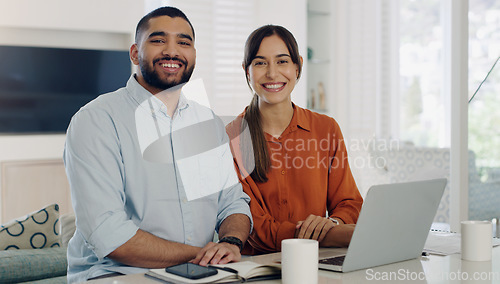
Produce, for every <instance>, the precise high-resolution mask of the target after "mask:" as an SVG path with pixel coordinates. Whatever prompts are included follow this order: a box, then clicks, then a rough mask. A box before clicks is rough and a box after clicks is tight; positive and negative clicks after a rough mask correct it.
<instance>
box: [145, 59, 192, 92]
mask: <svg viewBox="0 0 500 284" xmlns="http://www.w3.org/2000/svg"><path fill="white" fill-rule="evenodd" d="M166 59H167V60H169V58H166ZM177 60H178V61H180V62H182V64H183V65H184V66H187V63H186V62H185V61H183V60H179V59H177ZM156 61H157V60H156ZM156 61H155V62H153V65H154V64H155V63H156ZM139 67H140V68H141V74H142V77H143V78H144V81H146V83H147V84H148V85H150V86H152V87H154V88H157V89H161V90H166V89H169V88H172V87H175V86H177V85H180V84H183V83H186V82H187V81H189V79H190V78H191V75H192V74H193V71H194V65H193V66H191V67H190V68H188V69H185V70H184V72H182V76H181V78H180V80H179V81H175V80H171V81H168V79H166V80H162V79H160V76H158V72H157V71H156V70H154V68H150V66H149V65H148V64H147V63H146V62H145V61H144V60H143V59H142V58H139Z"/></svg>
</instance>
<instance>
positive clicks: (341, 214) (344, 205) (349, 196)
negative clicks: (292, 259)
mask: <svg viewBox="0 0 500 284" xmlns="http://www.w3.org/2000/svg"><path fill="white" fill-rule="evenodd" d="M331 154H332V157H333V159H332V163H331V164H330V169H329V178H328V180H329V181H328V201H327V206H328V208H327V209H328V215H329V216H330V217H336V218H339V219H341V220H342V221H344V223H346V224H355V223H356V221H357V220H358V216H359V212H360V210H361V205H362V204H363V198H362V197H361V194H360V193H359V190H358V187H357V186H356V182H355V181H354V177H353V175H352V172H351V168H350V167H349V161H348V155H347V149H346V146H345V143H344V138H343V136H342V132H341V131H340V127H339V125H338V124H337V122H335V121H334V137H333V143H332V148H331Z"/></svg>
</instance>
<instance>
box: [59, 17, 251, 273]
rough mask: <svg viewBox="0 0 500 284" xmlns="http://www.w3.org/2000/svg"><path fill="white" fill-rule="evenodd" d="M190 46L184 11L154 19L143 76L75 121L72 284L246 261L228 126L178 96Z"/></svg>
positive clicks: (144, 47) (134, 54) (134, 49)
mask: <svg viewBox="0 0 500 284" xmlns="http://www.w3.org/2000/svg"><path fill="white" fill-rule="evenodd" d="M194 42H195V35H194V29H193V26H192V25H191V23H190V21H189V20H188V18H187V17H186V15H185V14H184V13H183V12H182V11H180V10H179V9H177V8H174V7H162V8H158V9H156V10H154V11H152V12H150V13H149V14H147V15H146V16H144V17H143V18H142V19H141V20H140V22H139V23H138V25H137V28H136V35H135V43H134V44H133V45H132V46H131V48H130V59H131V61H132V63H133V64H134V65H137V66H138V67H139V70H140V72H137V73H136V74H133V75H132V76H131V77H130V79H129V80H128V82H127V85H126V87H124V88H121V89H119V90H117V91H115V92H112V93H108V94H104V95H101V96H99V97H98V98H96V99H95V100H93V101H91V102H90V103H88V104H87V105H86V106H84V107H82V108H81V109H80V110H79V111H78V112H77V113H76V114H75V115H74V116H73V118H72V120H71V123H70V126H69V128H68V131H67V138H66V145H65V149H64V162H65V167H66V173H67V176H68V180H69V183H70V188H71V198H72V204H73V209H74V210H75V215H76V231H75V234H74V236H73V237H72V239H71V240H70V242H69V245H68V282H69V283H73V282H82V281H86V280H89V279H96V278H103V277H112V276H116V275H121V274H130V273H143V272H145V271H147V269H149V268H163V267H166V266H170V265H174V264H179V263H183V262H188V261H190V262H193V263H197V264H200V265H207V264H218V263H219V264H224V263H227V262H231V261H239V260H240V259H241V254H240V251H241V248H242V247H243V243H244V242H245V241H246V239H247V237H248V234H249V233H250V231H251V228H252V218H251V215H250V210H249V207H248V202H249V198H248V196H247V195H246V194H245V193H243V191H242V188H241V185H240V184H239V182H238V179H237V176H236V173H235V171H234V168H233V162H232V156H231V152H230V150H229V146H228V137H227V135H226V133H225V130H224V125H223V123H222V122H221V120H220V119H218V118H217V117H216V116H215V115H214V114H213V112H212V111H211V110H210V109H208V108H206V107H203V106H201V105H199V104H198V103H196V102H194V101H191V100H188V99H187V98H186V97H185V96H184V94H183V93H182V86H183V85H184V84H185V83H187V82H188V81H189V79H190V78H191V74H192V73H193V70H194V67H195V61H196V50H195V47H194ZM214 232H218V237H219V241H218V242H217V243H214V242H212V240H213V239H214Z"/></svg>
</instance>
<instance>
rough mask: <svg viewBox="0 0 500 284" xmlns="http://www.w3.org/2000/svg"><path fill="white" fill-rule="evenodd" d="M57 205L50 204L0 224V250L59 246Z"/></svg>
mask: <svg viewBox="0 0 500 284" xmlns="http://www.w3.org/2000/svg"><path fill="white" fill-rule="evenodd" d="M60 246H61V245H60V237H59V206H58V205H57V204H52V205H49V206H46V207H45V208H43V209H41V210H39V211H35V212H32V213H30V214H28V215H26V217H23V218H19V219H16V220H12V221H10V222H8V223H6V224H4V225H1V226H0V250H11V249H41V248H50V247H60Z"/></svg>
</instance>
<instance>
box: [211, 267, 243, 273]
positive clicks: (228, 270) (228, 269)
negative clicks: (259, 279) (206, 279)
mask: <svg viewBox="0 0 500 284" xmlns="http://www.w3.org/2000/svg"><path fill="white" fill-rule="evenodd" d="M209 267H213V268H215V269H219V270H223V271H226V272H231V273H234V274H236V275H238V271H237V270H236V269H232V268H230V267H219V266H214V265H209Z"/></svg>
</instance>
